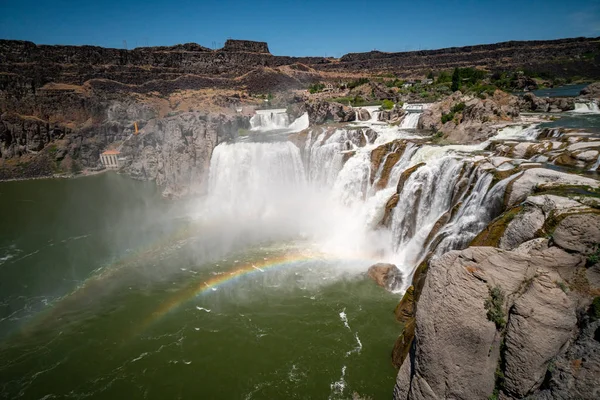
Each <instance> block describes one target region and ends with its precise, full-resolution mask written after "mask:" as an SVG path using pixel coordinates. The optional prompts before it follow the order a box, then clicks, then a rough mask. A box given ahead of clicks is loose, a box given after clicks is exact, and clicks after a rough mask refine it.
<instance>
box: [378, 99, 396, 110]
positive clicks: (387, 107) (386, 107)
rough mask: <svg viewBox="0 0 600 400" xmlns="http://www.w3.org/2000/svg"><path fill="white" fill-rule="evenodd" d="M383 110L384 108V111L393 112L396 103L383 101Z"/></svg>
mask: <svg viewBox="0 0 600 400" xmlns="http://www.w3.org/2000/svg"><path fill="white" fill-rule="evenodd" d="M381 108H383V109H384V110H391V109H392V108H394V102H393V101H391V100H383V101H382V102H381Z"/></svg>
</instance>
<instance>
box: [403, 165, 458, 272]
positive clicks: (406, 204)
mask: <svg viewBox="0 0 600 400" xmlns="http://www.w3.org/2000/svg"><path fill="white" fill-rule="evenodd" d="M462 168H463V162H462V161H460V160H458V159H457V158H455V157H452V156H447V157H443V158H442V159H438V160H435V161H433V162H431V163H429V164H426V165H423V166H422V167H421V168H419V169H417V170H416V171H415V172H414V173H413V174H412V175H411V176H410V177H409V178H408V180H407V181H406V182H405V184H404V187H403V189H402V192H401V193H400V197H399V199H398V204H397V206H396V208H395V209H394V212H393V215H392V223H391V230H392V238H393V243H392V245H393V249H394V251H395V252H396V253H397V254H398V255H399V261H400V264H401V265H402V266H403V267H407V266H408V267H409V268H410V267H412V266H414V265H416V263H417V261H418V258H419V255H420V253H421V249H422V248H423V247H424V244H425V241H426V239H427V237H428V236H429V233H430V232H431V229H432V228H433V225H434V224H435V223H436V221H437V220H438V219H439V218H440V217H441V216H442V215H443V214H444V213H446V212H447V211H448V210H449V209H450V207H451V205H452V194H453V190H454V187H455V186H456V184H457V182H458V180H459V178H460V176H461V170H462Z"/></svg>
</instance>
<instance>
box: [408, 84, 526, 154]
mask: <svg viewBox="0 0 600 400" xmlns="http://www.w3.org/2000/svg"><path fill="white" fill-rule="evenodd" d="M517 103H518V100H517V98H516V97H515V96H512V95H510V94H508V93H505V92H502V91H499V90H497V91H496V92H495V93H494V95H493V96H491V97H488V98H486V99H480V98H478V97H473V96H465V95H463V94H462V93H461V92H456V93H454V94H452V95H451V96H449V97H447V98H445V99H444V100H442V101H440V102H437V103H434V104H433V105H431V106H430V107H429V108H428V109H426V110H425V111H424V112H423V114H422V115H421V118H420V119H419V124H418V128H419V129H425V130H431V131H434V132H439V133H441V134H442V135H443V137H444V138H445V139H447V140H449V141H452V142H455V143H478V142H482V141H485V140H487V139H488V138H489V137H491V136H493V135H494V134H495V133H496V128H495V127H494V125H497V124H498V123H499V122H509V121H512V120H513V119H514V118H515V117H517V116H518V115H519V107H518V104H517Z"/></svg>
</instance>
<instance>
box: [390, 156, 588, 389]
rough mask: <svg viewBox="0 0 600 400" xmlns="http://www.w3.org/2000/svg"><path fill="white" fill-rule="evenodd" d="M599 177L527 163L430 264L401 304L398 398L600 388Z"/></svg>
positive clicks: (396, 350) (421, 269) (398, 312)
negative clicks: (463, 237) (492, 208)
mask: <svg viewBox="0 0 600 400" xmlns="http://www.w3.org/2000/svg"><path fill="white" fill-rule="evenodd" d="M599 186H600V184H599V182H598V181H596V180H593V179H589V178H583V177H577V176H575V175H570V174H565V173H561V172H556V171H548V170H543V169H540V168H538V169H530V170H527V171H526V172H525V174H523V175H521V176H518V177H517V178H516V179H515V180H514V181H513V182H512V184H511V185H510V186H509V187H508V189H507V195H506V196H505V201H506V205H505V207H506V211H505V212H504V213H503V214H502V215H500V216H499V217H498V218H496V219H495V220H494V221H492V222H491V223H490V225H489V226H488V227H487V228H486V229H484V231H483V232H481V233H480V234H479V235H478V236H477V237H476V238H475V239H474V240H473V241H472V243H471V247H469V248H467V249H465V250H460V251H451V252H448V253H446V254H444V255H442V256H439V257H433V258H431V259H429V260H427V261H425V262H423V264H421V266H420V267H419V268H418V269H417V271H416V273H415V276H414V279H413V286H411V287H410V288H409V290H408V291H407V292H406V294H405V295H404V297H403V299H402V300H401V302H400V304H399V305H398V307H397V309H396V317H397V319H398V321H400V322H401V323H402V324H403V326H404V328H403V332H402V334H401V335H400V337H399V338H398V341H397V343H396V346H395V347H394V352H393V361H394V363H395V364H396V365H397V366H398V367H400V370H399V373H398V376H397V382H396V386H395V389H394V399H447V398H454V399H487V398H489V399H524V398H527V399H595V398H597V395H598V393H599V392H600V385H599V384H598V380H597V377H598V376H599V374H600V297H598V296H599V295H600V263H599V262H598V257H599V256H600V199H599V197H600V192H599V191H598V187H599ZM534 192H536V193H534ZM482 246H486V247H482Z"/></svg>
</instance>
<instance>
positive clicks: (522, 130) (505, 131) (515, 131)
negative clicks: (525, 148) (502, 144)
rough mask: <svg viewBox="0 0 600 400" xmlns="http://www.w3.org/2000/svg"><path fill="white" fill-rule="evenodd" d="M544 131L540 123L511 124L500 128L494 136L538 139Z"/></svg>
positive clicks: (507, 138) (505, 138)
mask: <svg viewBox="0 0 600 400" xmlns="http://www.w3.org/2000/svg"><path fill="white" fill-rule="evenodd" d="M541 133H542V131H541V129H540V128H539V125H538V124H535V125H526V126H523V125H511V126H507V127H505V128H502V129H500V130H498V134H497V135H496V136H494V139H495V140H510V139H518V140H536V139H537V138H538V137H539V136H540V134H541Z"/></svg>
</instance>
